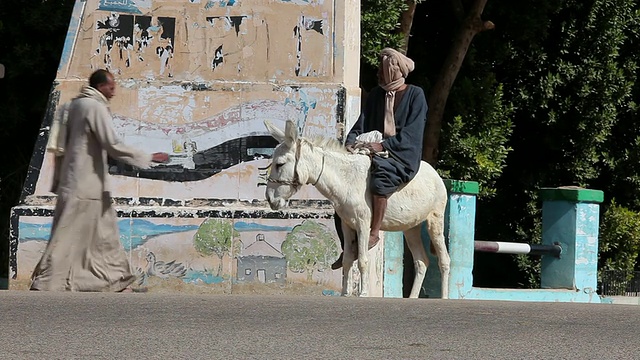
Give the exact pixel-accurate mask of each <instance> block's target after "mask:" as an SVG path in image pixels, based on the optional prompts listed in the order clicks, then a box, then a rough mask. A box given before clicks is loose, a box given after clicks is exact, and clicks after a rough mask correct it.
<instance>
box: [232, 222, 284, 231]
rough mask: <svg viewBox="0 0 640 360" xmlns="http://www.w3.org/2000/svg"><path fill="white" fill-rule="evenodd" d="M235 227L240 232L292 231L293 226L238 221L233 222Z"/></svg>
mask: <svg viewBox="0 0 640 360" xmlns="http://www.w3.org/2000/svg"><path fill="white" fill-rule="evenodd" d="M233 229H234V230H235V231H238V232H242V231H291V229H293V227H291V226H277V225H263V224H257V223H247V222H244V221H237V222H236V223H235V224H233Z"/></svg>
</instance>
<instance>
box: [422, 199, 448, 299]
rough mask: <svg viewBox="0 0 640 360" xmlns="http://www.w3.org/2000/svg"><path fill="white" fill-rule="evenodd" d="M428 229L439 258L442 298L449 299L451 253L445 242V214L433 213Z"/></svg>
mask: <svg viewBox="0 0 640 360" xmlns="http://www.w3.org/2000/svg"><path fill="white" fill-rule="evenodd" d="M427 229H428V230H429V237H430V238H431V243H432V244H433V247H434V248H435V250H436V255H437V256H438V267H439V268H440V275H441V277H442V282H441V287H442V290H441V291H442V298H443V299H448V298H449V268H450V263H451V259H450V258H449V252H448V251H447V244H446V243H445V240H444V214H443V213H442V212H436V211H433V212H431V214H429V216H428V217H427Z"/></svg>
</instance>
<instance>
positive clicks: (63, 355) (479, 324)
mask: <svg viewBox="0 0 640 360" xmlns="http://www.w3.org/2000/svg"><path fill="white" fill-rule="evenodd" d="M0 314H1V315H0V316H1V319H2V324H3V331H2V335H1V336H2V347H1V351H0V354H1V357H2V358H3V359H189V360H193V359H510V360H513V359H554V360H557V359H580V358H583V359H634V358H635V359H638V358H640V307H638V306H633V305H607V304H591V305H590V304H567V303H521V302H495V301H476V300H467V301H465V300H440V299H413V300H412V299H380V298H369V299H364V298H341V297H306V296H263V295H181V294H161V293H142V294H141V293H133V294H106V293H38V292H26V291H0Z"/></svg>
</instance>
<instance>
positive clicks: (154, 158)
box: [151, 152, 169, 163]
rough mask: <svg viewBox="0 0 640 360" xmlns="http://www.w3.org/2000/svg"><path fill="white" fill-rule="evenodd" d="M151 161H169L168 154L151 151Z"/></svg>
mask: <svg viewBox="0 0 640 360" xmlns="http://www.w3.org/2000/svg"><path fill="white" fill-rule="evenodd" d="M151 161H153V162H156V163H166V162H167V161H169V154H167V153H163V152H157V153H153V155H151Z"/></svg>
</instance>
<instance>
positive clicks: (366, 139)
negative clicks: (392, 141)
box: [353, 130, 389, 158]
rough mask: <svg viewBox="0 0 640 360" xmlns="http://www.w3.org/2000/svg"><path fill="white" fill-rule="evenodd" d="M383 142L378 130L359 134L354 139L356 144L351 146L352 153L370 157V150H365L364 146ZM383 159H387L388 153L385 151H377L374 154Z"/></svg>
mask: <svg viewBox="0 0 640 360" xmlns="http://www.w3.org/2000/svg"><path fill="white" fill-rule="evenodd" d="M383 141H384V140H383V138H382V133H381V132H380V131H378V130H373V131H369V132H366V133H364V134H360V135H358V136H357V137H356V143H355V144H354V145H353V153H354V154H363V155H370V154H371V150H369V149H367V148H365V145H366V144H368V143H382V142H383ZM375 155H378V156H380V157H383V158H387V157H389V152H388V151H387V150H383V151H379V152H377V153H375Z"/></svg>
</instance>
